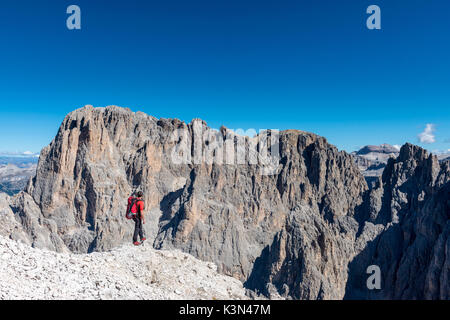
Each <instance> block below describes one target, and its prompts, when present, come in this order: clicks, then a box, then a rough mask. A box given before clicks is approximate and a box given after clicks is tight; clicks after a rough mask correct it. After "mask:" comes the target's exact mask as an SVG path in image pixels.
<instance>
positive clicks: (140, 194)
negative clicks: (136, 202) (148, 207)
mask: <svg viewBox="0 0 450 320" xmlns="http://www.w3.org/2000/svg"><path fill="white" fill-rule="evenodd" d="M143 196H144V193H143V192H142V191H138V192H136V197H138V198H142V197H143Z"/></svg>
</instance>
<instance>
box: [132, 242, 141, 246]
mask: <svg viewBox="0 0 450 320" xmlns="http://www.w3.org/2000/svg"><path fill="white" fill-rule="evenodd" d="M133 244H134V245H135V246H138V245H140V244H141V243H140V242H137V241H135V242H133Z"/></svg>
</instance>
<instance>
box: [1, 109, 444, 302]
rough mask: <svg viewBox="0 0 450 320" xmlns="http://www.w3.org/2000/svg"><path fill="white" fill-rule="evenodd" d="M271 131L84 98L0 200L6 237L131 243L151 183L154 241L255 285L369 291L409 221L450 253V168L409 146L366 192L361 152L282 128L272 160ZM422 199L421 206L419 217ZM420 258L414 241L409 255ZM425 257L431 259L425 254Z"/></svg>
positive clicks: (317, 291) (84, 246)
mask: <svg viewBox="0 0 450 320" xmlns="http://www.w3.org/2000/svg"><path fill="white" fill-rule="evenodd" d="M199 132H201V134H199ZM273 135H275V133H270V135H269V136H270V137H272V136H273ZM261 137H262V135H258V136H256V137H254V138H249V137H242V136H239V135H237V134H236V133H234V132H232V131H231V130H228V129H226V128H221V129H220V130H219V131H213V130H211V129H209V128H208V127H207V125H206V123H204V122H203V121H201V120H198V119H196V120H193V121H192V122H191V123H189V124H186V123H184V122H181V121H179V120H177V119H159V120H158V119H156V118H153V117H151V116H148V115H146V114H143V113H139V112H138V113H133V112H131V111H130V110H128V109H123V108H119V107H107V108H93V107H91V106H87V107H85V108H82V109H79V110H76V111H74V112H72V113H71V114H69V115H68V116H67V117H66V119H65V120H64V122H63V124H62V125H61V127H60V129H59V132H58V134H57V136H56V137H55V139H54V140H53V141H52V143H51V144H50V145H49V146H48V147H46V148H45V149H44V150H42V153H41V156H40V160H39V164H38V169H37V174H36V177H35V178H34V179H32V180H31V181H30V183H29V185H28V187H27V189H26V191H25V192H23V193H21V194H19V195H17V196H15V197H13V198H9V197H8V198H5V199H3V200H2V198H0V205H2V207H3V208H4V209H3V211H1V212H3V213H4V217H5V218H4V219H3V220H4V221H8V222H7V223H6V222H5V223H4V225H5V226H7V227H3V228H2V229H0V231H1V232H2V233H3V234H6V235H8V236H10V237H12V238H16V239H23V240H24V241H25V242H27V243H30V244H31V245H33V246H35V247H43V248H49V249H52V250H56V251H67V250H70V251H72V252H78V253H83V252H91V251H104V250H107V249H111V248H113V247H117V246H119V245H120V244H122V243H124V242H128V241H130V239H131V232H132V229H133V225H132V223H130V222H129V221H127V220H126V219H125V218H124V213H125V208H126V200H127V198H128V196H129V195H130V193H131V192H132V191H134V190H135V189H141V190H142V191H144V194H145V198H146V199H145V200H146V206H147V217H148V218H147V225H146V230H147V234H148V236H149V237H148V238H149V239H150V241H152V242H153V245H154V247H155V248H163V249H171V248H177V249H181V250H183V251H185V252H187V253H190V254H192V255H194V256H195V257H197V258H199V259H201V260H205V261H212V262H214V263H215V264H217V266H218V270H219V272H221V273H224V274H227V275H232V276H234V277H236V278H238V279H240V280H241V281H243V282H244V283H245V284H246V286H247V287H248V288H250V289H253V290H255V291H258V292H261V293H264V294H266V295H268V296H271V295H272V296H277V295H282V296H284V297H291V298H296V299H342V298H343V297H344V296H347V297H350V298H351V297H353V296H355V295H356V294H362V293H361V292H363V293H364V294H366V291H367V290H364V288H360V287H361V285H360V284H361V283H362V284H363V285H365V279H362V278H363V277H365V276H367V275H366V273H365V268H366V267H367V263H370V264H372V262H373V261H374V259H375V260H376V259H379V262H380V263H381V262H383V263H386V268H389V267H387V264H388V263H390V262H391V260H390V259H393V258H392V257H391V255H387V256H386V258H382V254H380V253H377V250H375V249H373V250H372V249H371V248H372V247H375V243H376V242H377V241H378V240H379V239H380V238H384V237H388V236H387V234H389V233H390V232H391V231H389V230H390V229H393V228H398V227H400V226H403V224H402V221H406V220H405V219H406V218H405V217H407V216H411V219H410V222H408V223H406V224H407V225H408V226H409V225H410V227H408V228H409V229H407V230H409V231H411V230H413V229H414V228H416V229H417V230H416V229H414V230H416V231H417V232H419V231H420V232H423V233H425V234H428V236H429V237H431V238H433V237H434V238H436V239H434V238H433V239H434V240H433V239H431V238H430V239H429V241H430V243H429V246H431V243H433V244H434V243H435V245H434V246H435V249H434V250H437V251H438V252H437V253H436V257H435V260H436V262H433V265H435V264H436V265H439V266H440V265H441V263H442V261H443V260H442V259H444V261H445V259H448V257H449V256H450V255H448V251H445V250H448V247H449V246H448V245H445V243H446V242H445V241H447V240H446V239H447V238H448V237H447V238H445V235H444V236H442V237H441V235H442V234H444V233H445V232H447V234H448V230H447V229H448V226H447V227H446V228H447V229H445V228H444V227H443V226H444V225H445V223H447V222H446V221H448V203H447V209H445V208H444V207H443V206H444V203H445V201H448V197H447V198H445V197H446V194H445V189H443V188H445V186H447V190H448V179H449V174H448V171H449V170H448V165H447V168H444V164H442V165H441V167H439V163H438V162H436V161H435V160H433V159H434V158H433V157H428V156H426V157H425V156H420V153H423V152H424V151H423V150H422V149H417V150H416V149H415V148H417V147H414V146H410V145H407V146H406V147H404V148H403V149H402V152H401V154H400V156H399V158H398V159H397V160H395V161H391V162H389V163H388V165H387V168H386V170H385V173H384V175H383V181H382V183H381V184H380V185H379V186H378V187H377V188H374V189H372V190H370V191H369V190H368V188H367V184H366V182H365V180H364V178H363V176H362V175H361V173H360V172H359V170H358V168H357V167H356V165H355V164H354V161H353V159H352V157H351V156H350V155H349V154H347V153H345V152H339V151H338V150H337V149H336V148H335V147H334V146H332V145H330V144H328V143H327V141H326V139H325V138H322V137H319V136H316V135H314V134H311V133H307V132H302V131H296V130H287V131H283V132H280V133H279V135H278V136H277V139H276V141H277V144H276V149H279V161H278V160H277V161H275V162H274V163H269V165H266V164H267V163H266V162H264V161H261V160H264V159H261V155H260V153H258V152H256V153H255V152H254V151H255V150H258V151H261V150H262V149H264V146H265V145H264V139H262V138H261ZM180 145H181V146H184V147H183V148H180ZM217 146H219V147H218V148H216V147H217ZM239 150H240V151H244V152H242V153H239ZM271 151H272V150H271ZM237 154H243V155H244V156H243V157H242V158H239V157H236V155H237ZM418 154H419V155H418ZM211 158H214V161H210V160H211ZM230 159H231V160H230ZM266 160H267V159H266ZM404 163H407V164H404ZM268 168H269V169H270V170H269V171H267V169H268ZM416 168H422V169H416ZM411 176H412V177H414V178H413V179H412V180H411V178H410V177H411ZM408 181H409V182H408ZM406 182H407V183H406ZM405 183H406V184H405ZM416 184H417V185H416ZM441 189H442V190H441ZM446 199H447V200H446ZM416 204H417V208H418V210H419V209H420V210H421V211H420V212H421V213H420V214H419V211H417V213H416V211H414V213H412V214H410V213H409V212H410V211H409V209H411V208H412V206H414V205H416ZM414 208H415V207H414ZM436 208H437V209H436ZM436 210H437V211H436ZM439 210H441V211H439ZM445 210H447V211H445ZM430 212H433V213H432V214H431V213H430ZM442 212H444V213H446V214H447V216H446V217H445V214H444V213H442ZM419 215H421V216H423V217H422V218H420V219H419ZM412 217H414V218H412ZM412 219H414V220H412ZM436 219H437V221H438V222H435V220H436ZM425 220H427V221H428V220H429V222H425ZM408 221H409V220H408ZM436 225H439V227H437V226H436ZM391 226H393V227H392V228H391ZM405 228H406V227H405ZM423 228H424V229H423ZM428 228H431V229H428ZM422 229H423V230H422ZM445 230H447V231H445ZM444 231H445V232H444ZM404 236H405V235H404V234H403V233H402V237H404ZM419 238H420V237H419ZM438 238H439V239H441V238H442V239H441V240H437V239H438ZM416 239H417V238H416ZM386 241H390V239H387V240H386ZM408 241H411V240H408ZM416 241H418V240H416ZM427 241H428V240H427ZM439 241H440V242H439ZM438 242H439V243H440V247H439V248H444V249H438V247H437V244H438ZM392 248H393V247H392ZM402 248H403V247H402ZM427 248H428V247H427ZM445 248H446V249H445ZM392 250H394V249H392ZM395 250H397V249H395ZM398 250H399V249H398ZM430 250H431V249H430ZM427 252H428V251H427ZM427 252H425V253H424V254H426V253H427ZM415 253H416V251H414V250H413V249H411V252H410V255H411V256H413V257H416V254H415ZM442 256H444V258H442ZM363 257H367V259H363ZM375 257H377V258H375ZM395 257H396V259H401V256H400V255H397V256H395ZM445 257H447V258H445ZM360 259H362V260H360ZM380 259H381V260H380ZM383 259H384V260H383ZM417 259H425V260H426V261H427V263H428V264H429V265H430V264H431V262H430V261H431V260H430V259H429V256H417ZM357 261H363V262H364V263H365V265H364V263H361V264H358V263H357ZM433 261H434V260H433ZM375 262H378V260H377V261H375ZM355 265H357V267H355ZM349 266H350V269H349ZM447 266H448V262H447ZM358 268H359V269H358ZM363 268H364V270H363ZM436 268H437V267H436ZM439 268H440V269H439ZM439 268H437V269H436V270H435V271H430V274H429V276H428V278H427V279H428V280H427V281H428V286H430V288H431V287H433V286H435V285H436V279H435V278H436V277H437V275H436V274H437V270H438V269H439V270H442V268H444V269H445V266H444V267H442V266H441V267H439ZM387 270H388V269H386V270H383V271H386V276H387V277H390V274H389V273H388V272H387ZM418 270H420V269H418ZM349 271H350V273H349ZM415 271H417V270H416V269H414V270H411V272H415ZM447 273H448V272H447ZM441 274H443V273H442V272H441ZM349 276H350V278H349ZM439 277H444V278H443V280H445V279H446V278H445V277H447V276H445V275H444V276H441V275H439ZM443 280H439V281H443ZM392 283H395V285H397V284H396V282H395V281H394V282H392ZM393 286H394V284H393V285H392V288H391V287H389V292H394V291H393V290H394V287H393ZM386 288H388V287H386ZM433 288H434V287H433ZM399 290H400V289H399ZM433 290H435V291H436V290H438V291H439V290H441V291H442V290H443V291H444V295H442V294H441V293H440V295H436V294H434V295H431V296H430V297H433V298H434V297H445V294H448V288H447V289H445V288H444V289H442V286H441V287H440V288H439V289H436V288H434V289H433ZM431 291H432V289H430V292H431ZM435 291H433V292H435ZM371 294H373V293H371ZM367 295H369V294H368V293H367ZM386 296H389V294H386ZM392 296H395V295H392ZM368 297H369V298H370V297H372V296H368ZM401 297H405V298H407V297H410V296H407V295H403V296H401ZM427 297H428V296H427Z"/></svg>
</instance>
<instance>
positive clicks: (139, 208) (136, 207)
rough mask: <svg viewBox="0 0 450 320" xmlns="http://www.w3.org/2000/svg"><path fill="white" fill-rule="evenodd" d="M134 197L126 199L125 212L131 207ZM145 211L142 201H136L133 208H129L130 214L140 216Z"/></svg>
mask: <svg viewBox="0 0 450 320" xmlns="http://www.w3.org/2000/svg"><path fill="white" fill-rule="evenodd" d="M133 199H134V197H129V198H128V206H127V212H128V210H129V209H130V206H131V202H132V201H133ZM144 209H145V205H144V201H143V200H142V199H140V200H138V201H136V203H135V204H134V205H133V207H131V212H132V213H138V212H139V213H140V214H142V213H143V212H144Z"/></svg>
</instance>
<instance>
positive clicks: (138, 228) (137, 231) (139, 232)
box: [133, 216, 144, 242]
mask: <svg viewBox="0 0 450 320" xmlns="http://www.w3.org/2000/svg"><path fill="white" fill-rule="evenodd" d="M133 220H134V235H133V242H137V241H138V236H139V238H141V241H142V239H144V228H143V225H142V220H141V217H139V216H137V217H136V218H133Z"/></svg>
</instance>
